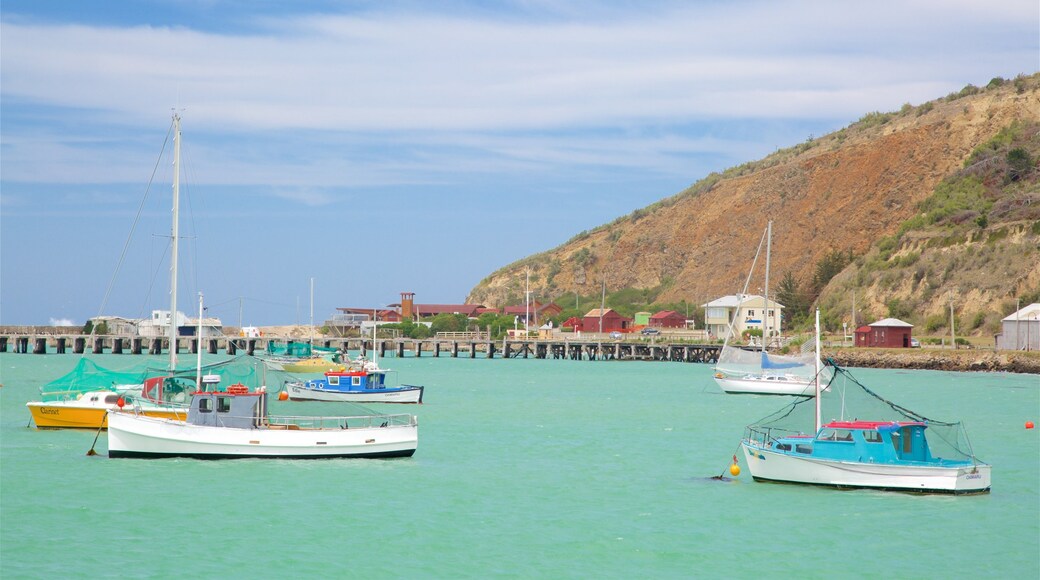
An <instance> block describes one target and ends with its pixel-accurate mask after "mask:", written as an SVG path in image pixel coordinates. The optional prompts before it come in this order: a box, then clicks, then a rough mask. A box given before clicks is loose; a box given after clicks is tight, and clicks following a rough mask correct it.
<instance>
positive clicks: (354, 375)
mask: <svg viewBox="0 0 1040 580" xmlns="http://www.w3.org/2000/svg"><path fill="white" fill-rule="evenodd" d="M309 383H310V387H311V388H313V389H322V390H329V391H351V392H355V391H365V390H373V389H385V388H386V373H382V372H375V373H370V372H366V371H342V372H338V371H330V372H327V373H325V378H324V379H315V380H312V381H309Z"/></svg>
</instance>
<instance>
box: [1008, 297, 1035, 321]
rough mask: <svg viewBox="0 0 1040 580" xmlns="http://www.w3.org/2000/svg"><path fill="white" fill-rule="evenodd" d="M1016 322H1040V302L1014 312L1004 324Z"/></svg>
mask: <svg viewBox="0 0 1040 580" xmlns="http://www.w3.org/2000/svg"><path fill="white" fill-rule="evenodd" d="M1016 320H1040V302H1034V303H1032V304H1030V305H1029V306H1026V307H1025V308H1023V309H1022V310H1019V311H1017V312H1012V313H1011V314H1009V315H1008V316H1007V317H1005V318H1004V319H1003V320H1002V322H1014V321H1016Z"/></svg>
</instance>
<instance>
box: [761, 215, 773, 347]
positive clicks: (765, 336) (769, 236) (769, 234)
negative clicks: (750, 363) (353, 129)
mask: <svg viewBox="0 0 1040 580" xmlns="http://www.w3.org/2000/svg"><path fill="white" fill-rule="evenodd" d="M772 245H773V220H769V223H768V224H767V225H766V291H765V299H766V306H765V310H764V311H763V312H762V352H765V351H766V343H767V342H768V341H769V251H770V248H771V246H772Z"/></svg>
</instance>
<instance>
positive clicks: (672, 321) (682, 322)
mask: <svg viewBox="0 0 1040 580" xmlns="http://www.w3.org/2000/svg"><path fill="white" fill-rule="evenodd" d="M648 326H652V327H654V328H686V317H685V316H683V315H682V314H679V313H678V312H676V311H674V310H662V311H660V312H658V313H657V314H654V315H653V316H651V317H650V322H649V324H648Z"/></svg>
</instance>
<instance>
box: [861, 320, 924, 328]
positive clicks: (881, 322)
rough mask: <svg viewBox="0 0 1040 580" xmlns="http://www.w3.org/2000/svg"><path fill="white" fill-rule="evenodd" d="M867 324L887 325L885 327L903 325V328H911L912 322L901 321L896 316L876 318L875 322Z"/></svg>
mask: <svg viewBox="0 0 1040 580" xmlns="http://www.w3.org/2000/svg"><path fill="white" fill-rule="evenodd" d="M869 326H887V327H890V328H891V327H893V326H902V327H905V328H913V327H914V325H913V324H910V323H909V322H903V321H902V320H899V319H898V318H886V319H884V320H878V321H877V322H875V323H873V324H870V325H869Z"/></svg>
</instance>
